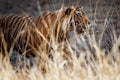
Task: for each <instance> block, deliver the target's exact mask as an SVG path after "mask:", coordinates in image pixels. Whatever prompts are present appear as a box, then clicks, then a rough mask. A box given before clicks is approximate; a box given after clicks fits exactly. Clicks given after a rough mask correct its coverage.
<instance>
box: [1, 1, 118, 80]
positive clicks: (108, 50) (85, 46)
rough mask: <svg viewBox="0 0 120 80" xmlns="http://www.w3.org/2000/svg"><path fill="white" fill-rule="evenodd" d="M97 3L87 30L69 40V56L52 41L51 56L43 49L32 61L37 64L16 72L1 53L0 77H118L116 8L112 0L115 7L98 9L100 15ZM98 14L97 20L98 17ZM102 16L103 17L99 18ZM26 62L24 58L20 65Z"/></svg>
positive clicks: (64, 79) (95, 79) (100, 79)
mask: <svg viewBox="0 0 120 80" xmlns="http://www.w3.org/2000/svg"><path fill="white" fill-rule="evenodd" d="M98 3H100V2H99V1H98ZM98 3H96V8H95V12H92V15H91V17H93V18H94V19H93V21H92V26H91V28H90V30H89V31H87V32H86V33H84V34H80V35H74V37H71V39H70V40H69V41H70V43H69V44H66V45H67V47H68V50H69V53H70V55H71V56H67V55H66V53H64V52H63V48H62V47H58V44H56V43H54V42H53V43H50V44H53V46H54V50H53V52H51V54H52V55H53V59H49V58H48V57H46V56H47V54H45V53H44V52H42V53H40V54H41V55H42V57H43V58H42V60H40V61H39V60H35V62H37V65H34V66H33V67H32V68H28V67H26V66H25V67H24V68H23V69H20V70H19V71H18V72H16V70H14V69H13V67H12V66H11V64H10V62H9V57H6V58H4V59H2V55H0V80H120V58H119V57H120V37H119V30H118V29H119V28H120V23H118V22H119V21H120V20H119V19H120V15H119V14H118V12H119V11H117V10H114V9H117V6H116V5H115V4H114V1H113V5H114V8H111V7H112V6H111V7H110V8H109V10H108V12H107V13H106V14H105V13H102V12H101V13H100V14H104V15H103V16H100V15H99V11H101V6H99V5H98ZM101 4H102V3H101ZM90 8H91V7H90ZM102 9H103V7H102ZM91 10H92V8H91ZM97 15H98V16H99V17H100V19H97ZM111 16H112V17H113V16H116V17H117V19H118V22H117V21H115V23H113V22H114V20H113V19H112V18H111ZM102 17H104V18H103V19H101V18H102ZM96 20H98V21H96ZM101 20H102V22H101ZM99 22H100V23H99ZM98 26H99V27H98ZM116 26H117V30H116V28H115V27H116ZM113 27H114V29H113ZM109 30H110V31H109ZM91 32H92V33H91ZM71 34H72V33H71ZM72 35H73V34H72ZM107 44H108V45H107ZM109 45H110V46H109ZM38 53H39V51H38ZM106 54H107V55H106ZM64 55H66V57H67V58H64V57H63V56H64ZM28 61H29V60H28ZM26 63H27V60H25V63H23V64H26Z"/></svg>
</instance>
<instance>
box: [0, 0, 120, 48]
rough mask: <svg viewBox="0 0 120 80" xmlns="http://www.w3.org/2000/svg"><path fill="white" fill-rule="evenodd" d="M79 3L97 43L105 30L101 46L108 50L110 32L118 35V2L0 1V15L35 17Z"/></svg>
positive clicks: (111, 39) (93, 0)
mask: <svg viewBox="0 0 120 80" xmlns="http://www.w3.org/2000/svg"><path fill="white" fill-rule="evenodd" d="M79 2H81V4H82V5H83V7H84V10H85V12H86V13H87V15H88V17H89V18H90V20H91V24H92V26H93V27H94V30H95V33H96V41H97V42H99V39H100V38H101V37H99V36H100V35H101V33H102V31H103V29H105V28H106V29H105V32H104V35H103V39H102V43H101V46H102V48H108V49H110V48H111V47H112V44H111V43H114V39H113V36H111V34H112V33H111V32H112V31H113V30H114V29H115V33H116V35H117V37H118V36H119V34H120V0H0V15H3V14H8V13H14V14H28V15H31V16H36V17H37V16H39V15H40V14H41V13H43V12H45V11H54V10H57V9H59V8H61V7H62V6H71V5H75V6H77V5H78V3H79ZM112 35H113V34H112Z"/></svg>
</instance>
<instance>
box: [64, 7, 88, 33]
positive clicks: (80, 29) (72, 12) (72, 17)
mask: <svg viewBox="0 0 120 80" xmlns="http://www.w3.org/2000/svg"><path fill="white" fill-rule="evenodd" d="M65 14H66V15H69V23H68V28H69V30H68V31H69V32H70V31H73V30H74V31H75V32H77V34H81V33H84V32H85V31H86V30H87V28H88V27H89V25H90V20H89V18H88V17H87V15H86V13H85V12H84V10H83V8H82V6H79V7H77V8H75V7H73V6H71V7H69V8H67V9H66V11H65Z"/></svg>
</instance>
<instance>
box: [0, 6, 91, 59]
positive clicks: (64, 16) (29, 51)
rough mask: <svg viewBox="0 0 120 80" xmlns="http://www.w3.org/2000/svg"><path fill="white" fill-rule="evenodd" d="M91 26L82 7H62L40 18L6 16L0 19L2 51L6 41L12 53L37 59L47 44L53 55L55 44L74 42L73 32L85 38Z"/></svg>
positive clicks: (0, 46)
mask: <svg viewBox="0 0 120 80" xmlns="http://www.w3.org/2000/svg"><path fill="white" fill-rule="evenodd" d="M89 25H90V20H89V18H88V17H87V15H86V13H85V12H84V10H83V9H82V6H78V7H75V6H70V7H62V8H61V9H59V10H55V11H54V12H45V13H43V14H41V15H40V16H39V17H38V18H34V17H31V16H21V15H13V14H12V15H10V14H8V15H4V16H2V17H0V41H1V43H0V48H1V51H2V50H3V45H4V42H3V41H5V43H6V45H7V51H8V53H12V51H13V50H16V51H17V52H19V53H20V54H22V55H25V56H27V57H31V56H36V55H37V54H36V53H38V52H37V50H41V49H40V47H41V46H43V44H45V45H47V47H46V49H48V52H49V49H51V47H50V46H51V45H50V44H49V43H50V42H51V41H52V40H55V42H57V43H62V42H64V41H66V40H68V39H69V38H70V35H69V33H70V32H71V31H74V32H76V33H77V34H81V33H84V32H85V31H86V30H87V27H88V26H89ZM52 37H53V38H54V39H52ZM3 39H4V40H3ZM43 49H44V48H43ZM4 51H5V50H4ZM4 51H3V52H2V53H4ZM38 55H39V54H38Z"/></svg>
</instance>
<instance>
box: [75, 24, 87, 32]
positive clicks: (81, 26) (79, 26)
mask: <svg viewBox="0 0 120 80" xmlns="http://www.w3.org/2000/svg"><path fill="white" fill-rule="evenodd" d="M76 31H77V33H78V34H81V33H84V32H85V31H86V26H85V24H81V25H80V24H78V25H77V26H76Z"/></svg>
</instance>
